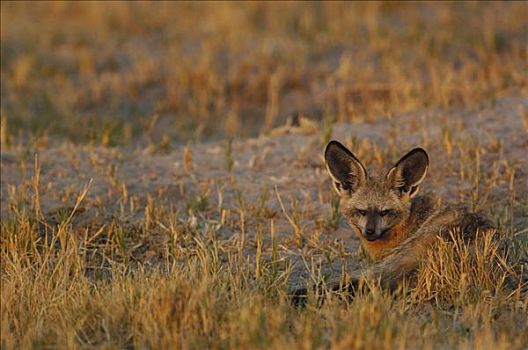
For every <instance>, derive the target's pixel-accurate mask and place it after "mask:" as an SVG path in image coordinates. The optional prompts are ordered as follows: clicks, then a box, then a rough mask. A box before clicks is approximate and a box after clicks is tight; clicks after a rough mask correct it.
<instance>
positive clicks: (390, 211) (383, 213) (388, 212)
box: [380, 209, 392, 216]
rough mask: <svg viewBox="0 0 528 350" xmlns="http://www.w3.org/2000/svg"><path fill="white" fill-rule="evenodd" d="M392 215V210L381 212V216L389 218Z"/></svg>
mask: <svg viewBox="0 0 528 350" xmlns="http://www.w3.org/2000/svg"><path fill="white" fill-rule="evenodd" d="M391 213H392V210H390V209H386V210H382V211H380V216H387V215H389V214H391Z"/></svg>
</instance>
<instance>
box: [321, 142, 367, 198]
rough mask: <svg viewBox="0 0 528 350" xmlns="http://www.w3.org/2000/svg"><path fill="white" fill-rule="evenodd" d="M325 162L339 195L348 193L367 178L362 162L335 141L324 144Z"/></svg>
mask: <svg viewBox="0 0 528 350" xmlns="http://www.w3.org/2000/svg"><path fill="white" fill-rule="evenodd" d="M325 163H326V169H327V170H328V173H329V174H330V177H332V183H333V185H334V188H335V190H336V191H337V193H338V194H339V195H340V196H344V195H350V194H351V193H352V192H354V191H355V190H357V188H358V187H359V186H360V185H361V184H362V183H364V182H365V181H366V180H367V172H366V170H365V167H364V166H363V164H361V162H360V161H359V160H358V159H357V158H356V156H354V154H352V152H350V151H349V150H348V149H347V148H346V147H345V146H343V145H342V144H340V143H339V142H337V141H330V143H329V144H328V145H327V146H326V149H325Z"/></svg>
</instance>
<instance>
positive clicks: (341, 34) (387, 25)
mask: <svg viewBox="0 0 528 350" xmlns="http://www.w3.org/2000/svg"><path fill="white" fill-rule="evenodd" d="M527 12H528V10H527V5H526V3H525V2H510V3H486V4H479V3H447V4H433V3H421V4H413V3H401V4H393V3H371V4H361V3H329V4H324V3H312V4H310V3H279V4H268V3H247V4H235V3H222V4H192V3H170V2H166V3H143V2H134V3H130V4H123V3H114V4H104V5H103V4H98V3H91V2H84V3H78V2H77V3H68V2H61V3H39V4H34V3H20V2H15V3H9V2H6V3H3V4H2V33H1V42H2V54H1V55H2V56H1V58H2V65H1V72H2V110H1V114H2V116H3V117H4V118H7V127H8V128H10V130H11V132H10V134H13V135H18V134H19V133H21V134H23V135H26V136H32V137H33V138H45V137H46V136H51V137H53V138H55V137H56V136H60V137H65V138H67V139H69V140H72V141H74V142H81V143H85V142H91V143H95V144H103V145H116V144H130V143H133V144H135V143H136V142H137V141H138V139H140V140H142V141H143V142H155V143H156V144H161V146H162V147H166V146H167V144H169V143H170V141H171V140H175V139H179V140H189V139H191V140H193V139H203V138H207V139H209V138H210V137H221V136H229V137H238V136H252V135H256V134H258V133H259V132H261V131H267V130H269V128H270V127H272V126H276V125H278V124H282V123H283V122H284V120H285V118H286V117H288V116H290V115H297V114H301V115H302V114H305V115H308V116H309V117H311V118H316V119H323V118H330V119H333V120H338V121H355V120H363V119H367V120H372V119H375V118H379V117H380V116H381V115H385V116H387V115H388V116H390V115H394V114H397V113H399V112H404V111H414V110H417V109H420V108H423V107H427V106H435V107H448V106H473V105H475V104H481V103H490V102H493V100H494V99H496V98H498V97H500V96H503V95H504V94H507V93H511V92H512V91H513V92H516V93H518V92H519V90H520V89H523V90H524V92H526V88H527V78H526V71H527V69H528V65H527V62H528V57H527V51H526V45H527V37H526V32H527V31H528V27H527V25H526V23H527V22H528V21H527V19H528V15H527V14H526V13H527ZM220 121H221V122H220Z"/></svg>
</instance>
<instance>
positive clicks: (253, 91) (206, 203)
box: [0, 2, 528, 350]
mask: <svg viewBox="0 0 528 350" xmlns="http://www.w3.org/2000/svg"><path fill="white" fill-rule="evenodd" d="M1 11H2V18H1V20H2V21H1V22H2V23H1V25H2V32H1V45H2V50H1V73H2V75H1V84H2V92H1V98H2V103H1V110H0V113H1V130H0V135H1V144H2V157H1V164H2V167H1V174H2V183H1V194H2V198H1V217H2V222H1V232H0V259H1V266H0V279H1V287H2V288H1V298H0V303H1V325H0V331H1V336H0V347H1V348H2V349H11V348H185V349H187V348H242V349H252V348H336V349H341V348H343V349H348V348H354V349H356V348H357V349H380V348H385V349H393V348H401V349H406V348H461V349H473V348H479V349H488V348H489V349H508V350H510V349H525V348H527V347H528V341H527V338H526V336H525V333H526V329H527V328H528V316H527V315H528V293H527V283H528V274H527V271H526V270H527V268H528V231H527V226H528V183H527V180H526V179H527V176H528V162H527V161H526V156H525V154H524V153H525V152H524V149H525V148H526V147H527V146H528V138H527V136H526V135H527V132H528V118H527V111H528V103H527V100H526V97H525V96H526V94H527V76H526V71H527V69H528V64H527V61H528V60H527V52H528V51H527V43H528V40H527V37H526V33H527V32H528V27H527V24H526V23H528V15H527V13H528V11H527V5H526V3H525V2H524V3H523V2H516V3H513V2H512V3H420V4H413V3H402V4H394V3H365V4H363V3H354V4H349V3H328V4H327V3H309V4H307V3H305V4H303V3H275V4H271V3H245V4H233V3H218V4H216V3H209V4H207V3H200V4H192V3H143V2H134V3H126V4H125V3H110V4H103V3H88V2H85V3H68V2H55V3H37V4H35V3H20V2H16V3H15V2H13V3H7V2H2V4H1ZM302 115H305V116H307V117H308V118H300V119H298V120H295V121H299V125H297V124H296V123H294V122H291V120H290V124H288V125H287V126H286V127H283V128H279V129H277V128H275V127H276V126H277V125H283V124H284V123H285V121H286V119H287V117H289V116H302ZM294 119H295V118H294ZM335 122H347V124H343V123H340V124H336V123H335ZM268 132H269V134H270V135H272V136H266V137H260V138H256V139H244V138H243V137H247V136H254V135H257V134H260V133H268ZM285 133H286V135H285ZM305 134H308V135H305ZM332 137H334V138H339V139H340V140H342V141H343V142H344V143H346V144H347V146H348V147H350V148H351V149H353V150H354V152H355V153H356V154H357V155H358V156H359V157H360V158H361V159H362V160H364V162H365V164H366V165H367V166H368V167H369V168H374V169H381V168H382V167H383V166H384V165H386V164H387V163H388V162H390V161H393V160H395V159H397V157H398V156H399V155H401V154H400V153H402V152H403V151H404V150H405V149H407V148H409V147H410V146H414V145H421V146H423V147H426V148H427V149H428V152H429V153H430V155H431V170H430V173H429V174H428V177H427V180H426V184H425V186H424V187H426V188H429V189H430V190H433V191H435V192H437V193H438V194H440V195H441V196H443V197H444V199H449V200H461V201H463V202H465V203H466V204H468V205H469V206H471V207H473V208H476V209H485V210H487V212H488V213H489V214H490V215H491V217H492V219H493V220H494V221H495V222H496V223H497V226H498V232H497V233H496V235H494V236H493V237H492V236H491V235H490V233H484V232H483V233H481V236H480V237H479V239H478V240H477V241H476V242H475V243H466V242H462V241H460V240H459V239H458V238H456V235H455V236H454V237H453V238H452V239H444V240H440V239H439V241H438V244H437V246H436V248H437V249H435V250H434V251H432V252H431V253H430V255H429V256H428V257H427V259H425V260H424V262H423V264H422V267H421V269H420V271H419V272H418V273H417V276H416V282H417V283H416V284H415V285H413V284H409V285H406V286H404V287H403V288H402V290H400V291H398V292H396V293H394V294H391V293H389V292H387V291H384V290H380V289H379V288H378V287H377V286H376V283H375V281H369V283H370V284H369V286H370V288H369V291H368V293H360V294H359V295H357V296H356V298H355V299H354V300H349V299H347V298H346V297H344V296H329V297H328V299H327V300H326V302H325V303H324V304H323V305H318V303H317V302H316V299H315V298H311V299H310V300H309V302H308V305H307V306H306V308H302V309H299V308H295V307H294V306H292V305H291V303H290V300H289V298H288V295H287V294H288V289H289V287H290V283H291V281H292V280H294V281H298V280H299V279H301V280H303V281H306V280H307V281H321V280H324V279H326V278H328V277H329V276H331V275H332V274H334V277H335V276H336V275H340V274H346V273H348V271H350V270H353V269H354V268H356V267H358V266H361V264H363V263H365V262H364V261H363V260H364V259H363V258H362V255H361V253H360V252H358V249H357V248H358V242H357V240H356V239H354V238H353V237H351V236H350V230H349V229H348V228H347V227H346V224H345V223H344V222H343V219H342V218H341V217H340V215H339V202H338V201H337V200H336V198H335V196H334V195H333V193H332V192H331V186H330V184H329V181H328V179H327V176H326V174H325V170H324V167H323V165H322V162H321V161H320V159H319V158H318V155H320V153H321V150H322V148H323V146H324V144H325V143H326V142H327V141H328V140H329V139H330V138H332ZM212 139H213V140H214V139H217V140H219V141H218V142H209V143H194V142H189V143H187V144H185V145H179V144H178V143H179V141H196V140H207V141H210V140H212ZM108 146H115V147H108Z"/></svg>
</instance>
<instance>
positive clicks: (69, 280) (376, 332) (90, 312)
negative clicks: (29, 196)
mask: <svg viewBox="0 0 528 350" xmlns="http://www.w3.org/2000/svg"><path fill="white" fill-rule="evenodd" d="M54 233H58V232H57V231H55V232H54ZM36 236H38V233H36V232H35V225H32V224H30V223H28V221H27V220H25V219H19V220H17V221H16V222H14V223H12V224H10V225H8V224H5V223H2V252H1V253H2V297H1V303H2V322H1V324H2V328H1V329H2V347H3V348H6V349H7V348H28V347H57V348H72V347H105V348H108V347H117V348H123V347H136V348H144V347H148V348H167V347H178V348H180V347H181V348H202V347H212V348H225V347H228V348H255V347H262V348H277V347H286V346H288V347H301V348H314V347H316V348H317V347H334V348H350V347H353V348H360V349H379V348H387V349H392V348H395V347H397V348H408V347H413V348H415V347H419V348H422V347H433V348H438V347H444V346H447V347H462V348H474V347H477V348H490V349H491V348H493V349H494V348H509V349H512V348H513V349H515V348H517V349H521V348H522V347H524V346H526V339H525V338H524V337H523V334H524V332H525V326H526V322H528V319H527V317H526V312H527V311H528V299H527V297H526V294H524V295H523V296H521V293H520V289H519V288H520V286H519V285H516V282H517V283H518V282H519V281H518V275H517V272H514V271H513V268H514V266H515V265H512V264H515V263H516V262H515V261H511V262H507V261H506V260H503V255H501V254H500V253H499V250H498V243H499V241H494V240H492V238H491V236H490V235H489V234H483V235H482V236H481V237H480V239H479V242H481V243H479V244H475V246H474V247H473V246H472V245H471V244H465V243H463V242H461V241H460V240H457V239H454V240H453V241H449V240H446V241H442V242H441V243H440V244H439V246H438V249H435V250H434V252H433V253H432V254H431V255H430V259H428V260H427V261H426V263H425V265H424V267H423V268H422V269H421V271H420V272H419V274H418V276H419V277H418V281H419V283H418V286H417V287H415V288H414V289H412V290H411V291H410V293H406V294H401V293H400V294H396V295H394V296H391V295H390V294H389V293H387V292H384V291H380V290H379V289H378V288H375V287H373V288H372V290H371V291H370V292H369V293H365V294H360V295H358V296H357V297H356V299H355V300H354V301H352V302H348V301H346V300H344V301H343V300H341V301H340V299H337V298H333V299H331V300H327V302H326V303H325V304H324V305H322V306H321V307H317V306H316V305H314V304H312V303H311V302H310V303H309V304H308V305H307V307H306V308H305V309H296V308H295V307H293V306H291V304H290V303H289V301H288V299H287V297H286V287H285V283H284V282H285V279H284V277H285V275H284V274H283V273H277V271H275V270H274V269H273V268H271V267H270V266H269V265H268V266H267V267H266V268H264V269H262V270H261V271H260V274H258V275H257V273H256V270H255V268H254V264H251V262H250V261H248V260H246V259H240V257H239V255H238V253H226V252H223V251H219V250H218V249H217V248H216V246H217V242H215V241H214V240H211V241H209V242H207V243H206V244H198V245H196V247H195V248H193V249H190V250H188V252H187V254H186V257H185V260H184V262H183V263H180V264H178V263H176V262H174V263H172V264H168V265H167V266H166V267H164V268H162V269H154V270H152V271H151V270H149V267H148V266H147V265H143V266H136V267H135V268H134V269H131V268H130V266H124V265H122V264H116V266H115V267H113V268H111V269H110V275H111V277H108V278H105V279H98V280H93V279H90V278H88V277H87V276H86V274H85V268H86V261H85V259H86V256H87V254H86V253H88V252H87V251H86V250H85V245H86V242H85V241H82V240H78V239H76V238H75V234H74V233H73V232H70V231H68V230H65V231H64V233H63V235H61V237H60V238H59V239H58V240H57V241H58V243H60V244H59V245H50V244H46V242H44V241H42V240H36V239H35V237H36ZM470 251H471V253H470ZM267 254H269V253H268V252H265V253H264V255H267ZM470 255H471V256H472V257H470ZM222 257H225V258H226V259H225V261H226V262H225V263H222V264H219V261H220V260H221V258H222ZM516 276H517V277H516ZM506 278H512V279H513V284H512V283H511V281H510V286H509V287H507V286H506V284H507V283H506V280H505V279H506ZM475 293H478V294H475ZM431 301H432V302H431Z"/></svg>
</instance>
